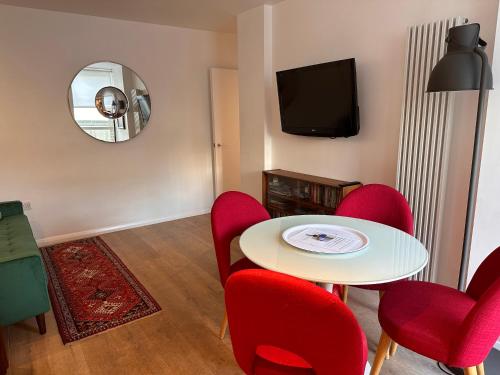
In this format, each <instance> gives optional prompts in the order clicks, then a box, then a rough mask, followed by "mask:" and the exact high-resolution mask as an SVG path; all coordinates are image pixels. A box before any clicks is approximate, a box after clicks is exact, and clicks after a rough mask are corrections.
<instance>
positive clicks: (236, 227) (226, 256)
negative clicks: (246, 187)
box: [211, 191, 270, 285]
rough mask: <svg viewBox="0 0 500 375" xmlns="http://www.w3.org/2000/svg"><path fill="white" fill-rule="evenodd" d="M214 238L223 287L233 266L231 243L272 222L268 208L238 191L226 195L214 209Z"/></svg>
mask: <svg viewBox="0 0 500 375" xmlns="http://www.w3.org/2000/svg"><path fill="white" fill-rule="evenodd" d="M211 215H212V235H213V239H214V247H215V254H216V256H217V265H218V267H219V276H220V281H221V283H222V285H224V284H225V283H226V280H227V278H228V276H229V269H230V266H231V241H232V240H233V239H234V238H235V237H237V236H239V235H241V234H242V233H243V232H244V231H245V230H246V229H247V228H249V227H251V226H252V225H254V224H257V223H260V222H261V221H264V220H268V219H270V216H269V213H268V212H267V211H266V209H265V208H264V207H263V206H262V205H261V204H260V203H259V202H258V201H257V200H256V199H254V198H253V197H251V196H250V195H248V194H245V193H241V192H238V191H228V192H225V193H222V194H221V195H220V196H219V197H218V198H217V199H216V200H215V202H214V204H213V206H212V214H211Z"/></svg>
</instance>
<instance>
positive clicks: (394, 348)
mask: <svg viewBox="0 0 500 375" xmlns="http://www.w3.org/2000/svg"><path fill="white" fill-rule="evenodd" d="M397 350H398V343H397V342H395V341H392V342H391V348H390V349H389V355H390V356H391V357H392V356H394V354H396V351H397Z"/></svg>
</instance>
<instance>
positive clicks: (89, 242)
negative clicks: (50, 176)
mask: <svg viewBox="0 0 500 375" xmlns="http://www.w3.org/2000/svg"><path fill="white" fill-rule="evenodd" d="M40 250H41V252H42V256H43V259H44V262H45V266H46V268H47V273H48V276H49V294H50V299H51V301H52V309H53V310H54V315H55V318H56V321H57V326H58V328H59V333H60V335H61V338H62V340H63V343H64V344H66V343H68V342H72V341H76V340H80V339H82V338H84V337H88V336H92V335H95V334H97V333H100V332H103V331H106V330H108V329H110V328H114V327H117V326H120V325H122V324H125V323H128V322H131V321H133V320H136V319H139V318H142V317H144V316H147V315H150V314H153V313H155V312H157V311H160V310H161V308H160V306H159V305H158V303H157V302H156V301H155V300H154V299H153V297H151V295H150V294H149V293H148V292H147V291H146V289H145V288H144V287H143V286H142V285H141V283H140V282H139V281H138V280H137V279H136V278H135V277H134V275H132V273H131V272H130V270H129V269H128V268H127V267H126V266H125V265H124V264H123V263H122V261H121V260H120V259H119V258H118V256H117V255H116V254H115V253H114V252H113V250H111V249H110V248H109V246H108V245H106V243H105V242H104V241H103V240H102V239H101V238H99V237H93V238H87V239H84V240H78V241H72V242H67V243H63V244H59V245H54V246H50V247H45V248H42V249H40Z"/></svg>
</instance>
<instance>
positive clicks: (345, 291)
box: [342, 285, 349, 304]
mask: <svg viewBox="0 0 500 375" xmlns="http://www.w3.org/2000/svg"><path fill="white" fill-rule="evenodd" d="M348 294H349V285H344V286H343V287H342V301H343V302H344V303H345V304H347V295H348Z"/></svg>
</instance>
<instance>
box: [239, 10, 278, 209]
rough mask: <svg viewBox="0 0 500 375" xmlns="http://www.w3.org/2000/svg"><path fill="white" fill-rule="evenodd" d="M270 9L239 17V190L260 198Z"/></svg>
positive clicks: (266, 160) (266, 157)
mask: <svg viewBox="0 0 500 375" xmlns="http://www.w3.org/2000/svg"><path fill="white" fill-rule="evenodd" d="M271 38H272V7H271V6H269V5H264V6H261V7H257V8H254V9H251V10H249V11H246V12H244V13H242V14H240V15H238V46H239V47H238V62H239V64H238V70H239V81H240V137H241V143H240V155H241V157H240V160H241V189H242V190H243V191H244V192H246V193H248V194H251V195H253V196H254V197H255V198H257V199H259V200H260V199H261V196H262V183H261V178H262V177H261V176H262V171H263V170H265V169H268V168H270V160H271V159H270V153H271V144H270V137H269V128H270V122H271V115H270V111H269V109H270V107H269V105H268V102H269V97H268V96H269V93H270V90H271V89H272V39H271Z"/></svg>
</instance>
